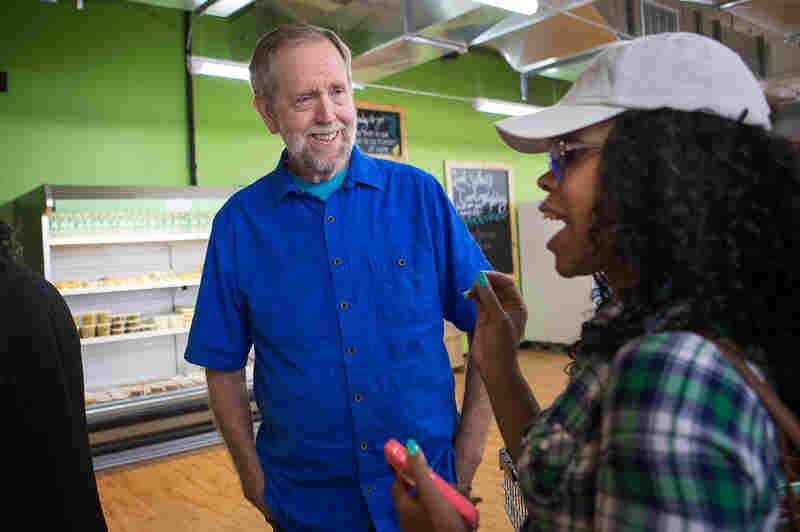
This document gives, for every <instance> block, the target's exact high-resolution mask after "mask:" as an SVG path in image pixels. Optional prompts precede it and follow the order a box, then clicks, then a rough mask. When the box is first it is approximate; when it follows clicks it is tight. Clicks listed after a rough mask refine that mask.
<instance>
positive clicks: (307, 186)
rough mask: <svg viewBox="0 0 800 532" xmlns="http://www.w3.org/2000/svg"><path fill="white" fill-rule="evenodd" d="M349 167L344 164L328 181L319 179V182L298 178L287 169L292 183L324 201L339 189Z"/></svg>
mask: <svg viewBox="0 0 800 532" xmlns="http://www.w3.org/2000/svg"><path fill="white" fill-rule="evenodd" d="M349 169H350V167H349V166H345V167H344V170H342V171H341V172H339V173H338V174H336V175H334V176H333V177H332V178H330V179H329V180H328V181H321V182H319V183H309V182H308V181H305V180H303V179H300V178H299V177H297V176H296V175H294V173H293V172H292V171H291V170H289V175H290V176H292V180H293V181H294V184H295V185H296V186H297V188H299V189H300V190H301V191H302V192H305V193H306V194H310V195H311V196H314V197H315V198H317V199H319V200H320V201H322V202H323V203H325V202H326V201H328V198H330V197H331V196H332V195H333V193H334V192H336V191H337V190H339V187H341V186H342V183H344V179H345V177H347V170H349Z"/></svg>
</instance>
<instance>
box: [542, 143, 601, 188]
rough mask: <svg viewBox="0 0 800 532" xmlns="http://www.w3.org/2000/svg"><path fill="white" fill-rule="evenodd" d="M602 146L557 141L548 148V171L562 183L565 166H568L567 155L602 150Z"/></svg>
mask: <svg viewBox="0 0 800 532" xmlns="http://www.w3.org/2000/svg"><path fill="white" fill-rule="evenodd" d="M602 147H603V145H602V144H593V143H584V142H567V141H565V140H559V141H557V142H554V143H553V145H552V146H550V171H551V172H552V173H553V175H554V176H555V178H556V181H558V182H559V183H561V182H563V181H564V176H565V175H566V171H567V165H568V164H569V159H568V157H567V155H568V154H570V153H572V152H574V151H578V150H590V149H597V148H602Z"/></svg>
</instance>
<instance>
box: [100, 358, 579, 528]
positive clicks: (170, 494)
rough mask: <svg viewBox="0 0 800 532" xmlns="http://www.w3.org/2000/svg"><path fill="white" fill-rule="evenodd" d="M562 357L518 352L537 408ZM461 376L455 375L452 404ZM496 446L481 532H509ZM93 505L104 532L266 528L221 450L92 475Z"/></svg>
mask: <svg viewBox="0 0 800 532" xmlns="http://www.w3.org/2000/svg"><path fill="white" fill-rule="evenodd" d="M567 362H568V359H567V357H566V356H565V355H563V354H553V353H546V352H542V351H532V350H522V351H521V352H520V365H521V366H522V370H523V373H524V374H525V376H526V378H527V379H528V382H529V383H530V384H531V388H532V389H533V391H534V393H535V394H536V397H537V399H538V401H539V403H540V404H541V405H542V406H547V405H549V404H550V403H551V402H552V400H553V399H554V398H555V397H556V395H558V393H560V391H561V390H562V389H563V388H564V386H565V385H566V375H565V374H564V371H563V370H564V367H565V366H566V364H567ZM463 390H464V373H463V371H461V372H456V397H457V398H458V401H459V402H460V400H461V397H462V394H463ZM501 447H504V445H503V440H502V438H501V437H500V432H499V431H498V429H497V425H496V424H495V423H492V426H491V428H490V429H489V438H488V442H487V445H486V452H485V454H484V458H483V463H482V464H481V465H480V467H479V468H478V471H477V473H476V475H475V480H474V482H473V493H474V494H475V495H476V496H479V497H482V498H483V502H482V503H481V504H480V505H479V509H480V511H481V531H482V532H512V530H513V528H512V526H511V524H510V523H509V521H508V518H507V517H506V514H505V511H504V510H503V488H502V484H501V483H502V479H503V474H502V471H501V470H500V468H499V466H498V459H497V452H498V450H499V449H500V448H501ZM97 484H98V488H99V490H100V499H101V501H102V504H103V510H104V512H105V515H106V520H107V522H108V526H109V530H110V531H111V532H128V531H130V532H142V531H144V530H146V531H148V532H211V531H214V532H218V531H228V530H230V531H237V532H239V531H244V530H254V531H258V530H265V531H268V530H269V526H267V525H266V524H265V523H264V520H263V519H262V518H261V516H260V514H259V513H258V511H257V510H255V509H254V508H252V507H251V506H250V505H249V504H248V503H247V502H246V501H245V500H244V498H243V497H242V494H241V488H240V487H239V481H238V478H237V476H236V472H235V470H234V468H233V463H232V462H231V459H230V456H229V455H228V454H227V451H226V450H225V448H224V447H222V446H215V447H209V448H207V449H203V450H200V451H194V452H191V453H185V454H180V455H174V456H172V457H168V458H163V459H159V460H155V461H152V462H148V463H144V464H141V463H140V464H136V465H132V466H125V467H122V468H117V469H110V470H105V471H101V472H98V477H97Z"/></svg>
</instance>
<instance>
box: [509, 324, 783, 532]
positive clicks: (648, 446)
mask: <svg viewBox="0 0 800 532" xmlns="http://www.w3.org/2000/svg"><path fill="white" fill-rule="evenodd" d="M578 363H579V364H580V368H579V369H578V370H577V372H576V373H575V374H574V377H573V378H572V379H571V380H570V383H569V384H568V386H567V388H566V390H565V391H564V393H562V394H561V395H560V396H559V397H558V398H557V399H556V400H555V402H554V403H553V404H552V405H551V406H550V408H548V409H546V410H544V411H542V412H541V413H540V414H539V416H538V417H537V419H536V422H535V423H534V424H533V425H531V427H530V428H529V429H528V432H527V434H526V436H525V437H524V438H523V441H522V452H521V453H520V455H521V456H520V460H519V462H518V463H517V469H518V471H519V473H520V486H521V488H522V490H523V492H524V493H525V495H526V498H527V504H528V511H529V516H530V517H529V519H528V522H527V523H526V526H525V527H524V529H525V530H614V531H618V530H670V531H673V530H758V531H762V530H774V529H775V528H776V526H777V520H778V512H779V503H780V497H779V496H778V489H779V485H780V483H781V482H782V480H783V473H782V470H781V462H780V450H779V448H778V443H777V437H776V432H775V427H774V425H773V424H772V419H771V418H770V415H769V413H768V411H767V410H766V408H765V407H764V406H763V405H762V403H761V402H760V400H759V398H758V396H757V395H756V394H755V392H753V390H752V389H751V388H750V387H749V386H748V384H747V383H746V382H745V381H744V379H743V378H742V377H741V376H740V375H739V373H738V371H737V370H736V369H735V368H734V367H733V366H732V365H731V364H730V363H729V362H728V360H727V359H726V358H724V357H723V356H722V354H720V352H719V351H718V350H717V348H716V346H715V345H714V344H713V343H711V342H709V341H707V340H706V339H705V338H703V337H701V336H698V335H695V334H692V333H683V332H668V333H657V334H649V335H646V336H643V337H641V338H638V339H636V340H634V341H632V342H630V343H628V344H626V345H625V346H624V347H623V348H621V349H620V350H619V352H618V353H617V354H616V356H615V357H614V358H613V360H604V359H602V358H601V357H599V356H598V357H594V358H593V357H589V358H588V359H583V360H580V361H579V362H578Z"/></svg>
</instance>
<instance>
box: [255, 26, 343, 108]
mask: <svg viewBox="0 0 800 532" xmlns="http://www.w3.org/2000/svg"><path fill="white" fill-rule="evenodd" d="M321 40H328V41H330V43H331V44H333V45H334V46H335V47H336V50H338V51H339V55H341V56H342V59H344V64H345V68H346V69H347V82H348V83H349V84H350V85H352V81H353V80H352V72H351V69H352V66H351V63H352V61H351V54H350V48H348V47H347V45H346V44H345V43H344V42H343V41H342V40H341V39H340V38H339V36H338V35H336V33H334V32H333V31H331V30H329V29H326V28H320V27H318V26H312V25H310V24H287V25H283V26H278V27H277V28H276V29H274V30H272V31H271V32H269V33H266V34H264V35H263V36H262V37H261V38H260V39H259V40H258V44H256V49H255V50H254V51H253V58H252V59H251V60H250V85H251V86H252V88H253V94H255V95H256V96H261V97H264V98H265V99H266V100H267V101H268V102H269V101H271V99H272V96H273V94H275V91H276V89H277V82H278V80H277V79H275V76H274V75H273V73H272V71H271V69H272V64H273V62H274V60H275V54H276V53H277V52H278V50H281V49H282V48H288V47H293V46H298V45H301V44H305V43H307V42H314V41H321Z"/></svg>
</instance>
